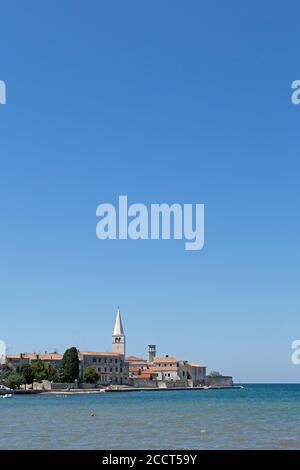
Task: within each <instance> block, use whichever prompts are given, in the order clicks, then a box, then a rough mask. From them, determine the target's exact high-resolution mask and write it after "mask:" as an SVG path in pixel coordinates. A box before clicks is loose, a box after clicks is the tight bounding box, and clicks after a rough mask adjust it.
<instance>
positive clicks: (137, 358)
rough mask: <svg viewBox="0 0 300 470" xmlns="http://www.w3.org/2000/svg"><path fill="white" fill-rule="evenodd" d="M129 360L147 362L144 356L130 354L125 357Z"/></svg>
mask: <svg viewBox="0 0 300 470" xmlns="http://www.w3.org/2000/svg"><path fill="white" fill-rule="evenodd" d="M125 360H126V361H127V362H136V361H139V362H147V361H146V359H143V358H142V357H137V356H128V357H126V359H125Z"/></svg>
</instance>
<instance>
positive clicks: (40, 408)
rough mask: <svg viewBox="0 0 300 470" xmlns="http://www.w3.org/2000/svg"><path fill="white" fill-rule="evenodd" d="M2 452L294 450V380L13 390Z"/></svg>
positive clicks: (298, 430)
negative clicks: (82, 391)
mask: <svg viewBox="0 0 300 470" xmlns="http://www.w3.org/2000/svg"><path fill="white" fill-rule="evenodd" d="M0 420H1V434H0V449H300V384H299V385H244V388H243V389H230V390H229V389H228V390H195V391H193V390H191V391H155V392H152V391H151V392H130V393H101V394H97V395H95V394H94V395H92V394H89V395H87V394H86V395H67V396H55V395H52V394H41V395H34V396H29V395H16V396H14V397H13V398H11V399H7V400H4V399H0Z"/></svg>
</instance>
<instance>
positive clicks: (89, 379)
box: [83, 367, 100, 384]
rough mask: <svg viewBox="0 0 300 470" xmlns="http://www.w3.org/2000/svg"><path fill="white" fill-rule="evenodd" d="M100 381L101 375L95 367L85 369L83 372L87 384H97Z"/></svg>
mask: <svg viewBox="0 0 300 470" xmlns="http://www.w3.org/2000/svg"><path fill="white" fill-rule="evenodd" d="M99 379H100V374H98V372H97V371H96V369H94V367H85V369H84V371H83V380H84V382H85V383H87V384H96V383H97V382H98V381H99Z"/></svg>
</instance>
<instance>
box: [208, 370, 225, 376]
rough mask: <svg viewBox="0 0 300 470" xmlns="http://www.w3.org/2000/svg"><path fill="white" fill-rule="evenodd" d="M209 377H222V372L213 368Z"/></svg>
mask: <svg viewBox="0 0 300 470" xmlns="http://www.w3.org/2000/svg"><path fill="white" fill-rule="evenodd" d="M208 377H222V374H221V372H219V371H217V370H212V371H211V372H210V373H209V374H208Z"/></svg>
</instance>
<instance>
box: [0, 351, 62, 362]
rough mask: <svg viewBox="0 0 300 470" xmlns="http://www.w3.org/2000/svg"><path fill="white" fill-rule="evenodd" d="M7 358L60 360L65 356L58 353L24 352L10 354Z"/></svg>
mask: <svg viewBox="0 0 300 470" xmlns="http://www.w3.org/2000/svg"><path fill="white" fill-rule="evenodd" d="M6 357H7V359H21V357H22V359H31V360H36V359H41V360H42V361H50V360H55V361H59V360H61V359H62V358H63V356H62V354H58V353H44V354H41V353H22V354H8V355H7V356H6Z"/></svg>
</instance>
